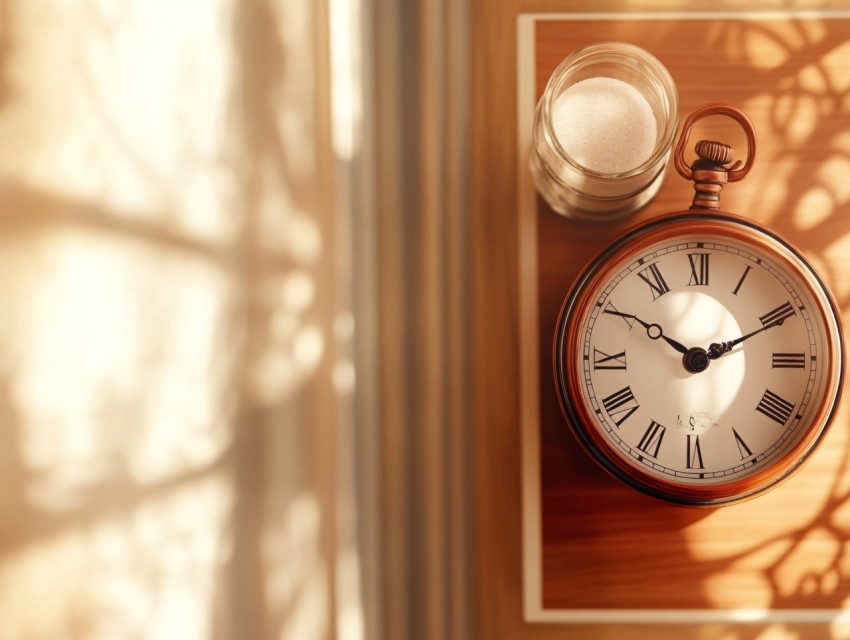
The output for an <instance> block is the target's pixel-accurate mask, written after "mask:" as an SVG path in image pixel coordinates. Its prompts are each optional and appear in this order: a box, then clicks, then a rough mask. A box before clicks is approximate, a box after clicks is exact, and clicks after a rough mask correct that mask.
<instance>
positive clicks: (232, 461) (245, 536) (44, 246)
mask: <svg viewBox="0 0 850 640" xmlns="http://www.w3.org/2000/svg"><path fill="white" fill-rule="evenodd" d="M336 4H337V5H339V6H337V10H340V7H342V8H343V9H344V8H345V7H346V6H350V5H351V4H352V3H339V2H337V3H336ZM331 28H332V27H331V25H330V20H329V19H328V13H327V8H326V7H325V5H324V4H323V3H312V2H303V1H299V0H241V1H238V0H191V1H184V2H174V1H173V0H114V1H110V0H73V1H62V0H43V1H39V2H32V1H31V0H0V299H2V309H3V311H2V314H0V430H2V434H3V438H2V441H3V445H2V447H0V639H2V640H42V639H43V640H48V639H49V640H61V639H63V638H74V639H107V638H110V639H113V638H140V639H141V638H144V639H151V640H154V639H156V640H159V639H162V640H166V639H167V640H173V639H177V638H179V639H180V640H192V639H207V638H252V639H262V638H292V639H294V640H309V639H311V638H324V637H341V638H359V637H361V636H362V634H363V622H362V615H361V613H360V609H359V607H360V604H359V603H360V600H359V598H360V596H359V592H358V589H359V587H358V584H359V574H358V571H359V568H358V556H357V553H356V549H355V544H356V540H355V538H354V537H353V534H351V531H352V530H353V527H354V525H355V524H356V523H354V522H353V517H354V516H353V515H352V511H351V509H350V508H348V503H347V501H348V500H351V499H352V492H353V489H352V488H350V482H349V480H350V478H349V477H348V476H347V475H346V474H350V473H351V469H350V460H349V459H348V456H350V447H349V448H347V447H346V444H345V443H346V440H345V439H344V438H342V439H340V438H339V437H338V433H337V431H338V430H339V429H340V428H343V427H344V425H345V424H347V423H346V416H348V415H349V413H350V402H351V394H352V392H353V388H354V383H355V380H354V366H353V364H352V361H351V340H352V336H353V333H354V319H353V315H352V313H351V310H350V308H349V302H350V301H349V300H348V297H347V296H348V293H347V291H348V290H347V289H346V287H345V283H344V278H345V277H347V276H346V275H345V274H346V264H345V256H346V255H347V254H346V251H347V248H346V247H347V245H346V243H347V242H348V240H347V237H346V235H345V229H344V227H343V228H342V229H340V227H339V225H335V224H334V217H335V215H337V209H336V206H337V204H336V202H335V193H336V192H335V184H334V180H335V177H334V176H335V174H334V170H335V167H336V166H337V163H339V162H340V158H339V153H344V151H345V149H344V147H345V144H346V139H347V138H346V128H345V127H346V120H345V118H346V117H347V114H349V113H350V112H351V109H352V106H351V105H352V102H351V98H350V97H349V99H348V101H347V102H344V103H343V104H342V105H341V107H339V108H337V112H336V117H337V119H339V118H342V124H339V123H337V125H336V128H334V124H333V122H332V115H334V114H333V113H332V105H331V91H330V79H331V77H332V75H333V74H332V64H333V60H332V54H331V47H329V32H330V30H331ZM338 28H339V27H338ZM341 28H342V29H343V30H344V31H345V30H346V29H348V30H349V33H350V30H351V29H354V28H355V27H354V26H352V25H350V24H347V23H346V24H343V25H342V27H341ZM345 45H346V42H345V39H344V38H342V45H338V46H345ZM343 59H345V58H344V57H343ZM340 109H341V110H340ZM340 114H341V115H340ZM348 138H350V136H348ZM340 140H342V142H340ZM347 144H348V145H349V151H348V152H349V153H350V152H351V150H350V144H351V141H350V140H348V143H347ZM334 145H336V147H335V146H334ZM340 145H342V148H341V147H340ZM342 160H344V158H343V159H342ZM340 274H342V276H340ZM340 278H343V281H342V284H340V282H341V279H340Z"/></svg>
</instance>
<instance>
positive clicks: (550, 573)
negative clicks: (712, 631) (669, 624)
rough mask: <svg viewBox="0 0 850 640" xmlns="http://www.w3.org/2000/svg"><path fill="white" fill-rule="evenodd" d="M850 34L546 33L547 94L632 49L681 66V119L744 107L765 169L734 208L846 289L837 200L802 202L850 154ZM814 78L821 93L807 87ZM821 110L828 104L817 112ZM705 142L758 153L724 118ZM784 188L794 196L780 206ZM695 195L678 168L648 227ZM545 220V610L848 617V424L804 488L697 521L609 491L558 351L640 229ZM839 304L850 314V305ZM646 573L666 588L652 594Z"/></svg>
mask: <svg viewBox="0 0 850 640" xmlns="http://www.w3.org/2000/svg"><path fill="white" fill-rule="evenodd" d="M848 33H850V21H848V20H835V19H833V20H828V21H817V23H816V24H809V23H807V22H806V21H791V20H730V19H723V20H623V21H611V20H601V21H542V22H539V23H538V27H537V45H538V48H537V52H538V58H537V67H538V78H537V86H538V88H539V89H542V87H543V86H544V84H545V81H546V79H547V78H548V76H549V74H550V73H551V71H549V70H550V69H551V68H553V67H552V65H553V64H557V62H558V61H559V60H560V59H562V58H563V56H564V55H565V54H567V53H569V52H570V51H572V50H574V49H576V48H579V47H581V46H584V45H585V44H589V43H590V42H593V41H598V40H623V41H627V42H633V43H636V44H638V45H640V46H643V47H644V48H646V49H647V50H649V51H652V52H654V53H655V54H656V56H658V57H659V58H660V59H661V61H662V62H663V63H664V64H665V66H667V67H668V69H669V70H670V72H671V74H672V75H673V77H674V79H675V80H676V84H677V86H678V88H679V92H680V97H681V103H682V113H683V114H688V113H690V112H691V111H693V110H694V109H695V108H696V107H697V106H699V105H700V104H705V103H708V102H718V101H722V102H728V103H730V104H733V105H739V106H741V107H742V108H743V109H744V110H745V111H746V112H747V113H748V114H749V115H750V117H751V118H753V121H754V122H755V124H756V127H757V130H758V133H759V158H758V160H757V161H756V167H755V168H754V169H753V171H752V172H751V174H750V175H749V176H748V177H747V179H746V180H745V181H744V182H742V183H736V184H730V185H727V187H726V189H725V190H724V193H723V194H722V196H721V203H722V205H721V208H723V209H725V210H729V211H736V212H740V213H743V214H744V215H747V216H748V217H751V218H753V219H756V220H761V221H764V222H766V223H769V224H770V225H771V226H772V227H773V228H776V229H779V230H780V231H781V232H782V233H784V234H785V236H786V237H787V238H788V239H789V240H790V241H791V242H793V243H795V244H797V245H799V246H801V247H802V248H803V250H804V251H805V253H806V255H808V256H809V257H810V258H811V259H813V260H814V261H815V262H817V263H818V264H819V265H820V266H821V267H826V269H824V277H826V279H827V281H828V283H829V284H830V285H831V286H833V287H834V288H835V289H836V291H840V290H843V289H844V288H845V287H846V277H845V276H842V275H841V274H840V273H839V271H840V266H841V265H840V262H837V263H835V264H830V261H829V259H828V258H827V257H826V254H828V252H829V247H830V246H833V247H834V243H835V242H836V239H837V238H843V237H845V236H848V235H850V218H848V217H847V215H846V213H847V206H846V204H845V202H844V201H842V199H841V198H838V197H831V198H820V199H819V200H818V202H817V206H815V205H814V204H810V205H808V206H807V205H805V204H801V202H802V203H805V202H806V201H805V198H806V197H807V195H806V194H807V193H809V194H810V193H812V190H815V192H820V190H821V189H825V187H823V186H822V185H821V180H822V178H821V177H819V176H820V172H821V168H822V167H823V166H824V165H825V164H827V163H829V162H830V157H831V156H829V155H827V154H825V153H824V152H825V151H827V150H830V149H835V148H836V147H838V148H839V149H840V155H841V157H842V158H844V153H846V152H847V151H850V146H846V144H847V143H846V142H844V141H843V136H846V135H847V134H848V133H850V128H848V123H847V120H846V118H847V113H848V112H847V107H848V105H847V102H846V101H847V99H848V98H850V93H846V91H845V90H844V89H842V88H841V87H848V86H850V69H848V68H847V67H846V66H843V63H837V62H836V63H831V62H830V57H829V56H830V54H835V52H838V51H841V50H842V48H844V47H845V42H846V40H845V38H846V34H848ZM842 60H843V56H842ZM811 74H816V75H817V76H818V78H819V79H821V80H822V81H823V82H822V84H820V85H819V86H818V85H815V84H814V81H813V80H807V78H808V77H809V76H810V75H811ZM807 82H810V84H808V85H807V84H806V83H807ZM809 100H811V101H814V102H816V103H817V106H812V107H810V108H807V107H806V102H807V101H809ZM795 102H798V103H800V104H795ZM795 109H796V110H798V111H799V112H798V113H797V114H796V115H794V114H793V111H794V110H795ZM795 121H796V122H797V123H798V124H795ZM803 122H805V125H803V124H802V123H803ZM795 126H801V127H803V126H805V127H806V132H805V135H803V134H795V133H794V131H793V128H794V127H795ZM700 137H706V138H708V139H720V140H723V141H729V142H732V143H733V146H735V148H736V149H743V150H745V149H746V144H745V143H744V142H743V141H741V140H740V138H741V137H742V135H741V134H740V133H739V132H738V131H737V130H735V125H734V123H733V122H732V121H730V120H728V119H719V120H718V121H717V122H716V123H715V122H714V121H713V119H712V121H710V122H708V124H706V125H705V127H704V128H703V130H702V132H701V135H700ZM730 137H731V138H735V139H736V140H734V141H732V140H729V138H730ZM697 139H699V138H698V137H695V136H692V140H693V141H696V140H697ZM845 146H846V148H845ZM825 156H826V157H825ZM842 162H844V160H842ZM778 176H783V179H782V180H781V181H780V180H778ZM835 186H837V185H834V187H835ZM777 191H781V192H782V193H783V197H782V198H781V199H780V198H778V197H775V196H773V195H772V194H773V193H775V192H777ZM691 193H692V187H691V185H690V184H689V183H688V182H686V181H685V180H684V179H681V178H680V177H679V176H678V175H677V174H676V173H675V172H674V171H673V170H672V167H671V168H670V171H669V172H668V178H667V183H666V184H665V186H664V187H663V188H662V191H661V192H660V193H659V196H658V198H657V199H656V201H655V202H653V203H652V204H651V205H650V206H649V207H647V208H646V209H645V210H644V211H643V212H642V213H641V216H640V217H641V218H647V217H651V216H654V215H657V214H658V213H662V212H665V211H670V210H677V209H686V208H687V206H688V205H689V204H690V199H691V198H690V196H691ZM833 193H834V192H833ZM539 210H540V213H539V217H538V223H539V226H538V229H539V240H538V242H539V247H540V251H539V262H538V267H539V274H540V275H539V278H540V285H539V292H540V308H541V313H540V327H539V330H540V354H541V357H540V367H541V372H540V376H541V396H540V401H541V433H542V459H541V461H542V487H543V495H542V498H543V538H544V542H543V544H544V551H543V574H544V575H543V581H544V585H543V597H544V606H545V607H547V608H555V609H559V608H626V609H630V608H660V609H682V608H684V609H705V608H708V609H712V608H744V609H747V608H793V609H798V608H802V609H841V608H842V607H843V606H844V605H845V603H846V602H847V601H848V599H849V598H850V571H848V568H850V567H844V568H842V567H840V566H837V565H836V566H825V565H824V562H823V559H824V558H825V557H827V556H829V555H830V554H832V553H834V552H836V551H839V550H840V551H841V552H843V542H842V541H843V539H844V538H846V537H848V535H850V530H847V529H845V528H844V527H839V528H836V527H835V526H834V524H833V523H834V519H835V516H836V513H835V510H836V508H840V506H843V502H844V501H843V499H842V498H843V492H842V491H841V490H839V489H838V486H840V485H842V484H844V477H845V476H846V475H848V470H847V461H846V459H845V457H844V455H843V454H839V455H837V456H836V455H835V454H834V453H831V452H838V451H843V450H844V449H845V445H846V441H847V425H846V419H842V418H839V419H838V421H837V423H836V424H835V426H834V428H833V429H832V430H831V432H830V433H829V435H828V436H827V439H826V441H825V444H824V446H823V449H824V450H822V451H819V452H818V455H816V456H815V457H814V458H813V459H812V460H811V462H810V463H809V465H808V466H807V467H806V468H805V469H804V470H803V471H802V472H801V474H800V475H799V476H798V477H795V478H794V479H792V480H791V481H789V482H788V483H786V484H784V485H783V486H782V487H780V488H779V489H777V490H776V491H774V492H772V493H771V494H769V495H767V496H764V497H761V498H759V499H757V500H753V501H751V502H748V503H745V504H743V505H736V506H734V507H727V508H723V509H717V510H714V511H705V510H689V509H683V508H679V507H673V506H670V505H667V504H664V503H660V502H657V501H654V500H651V499H648V498H644V497H643V496H636V495H635V494H634V493H633V492H632V491H631V490H629V489H627V488H625V487H622V486H621V485H620V484H619V483H617V482H615V481H613V480H611V479H609V478H608V477H607V476H606V475H604V474H603V473H602V472H601V471H600V470H598V469H596V468H595V467H594V465H593V464H590V463H588V461H587V460H586V459H585V456H584V455H583V454H582V452H581V451H580V450H579V449H578V448H577V446H576V445H575V443H574V442H572V441H571V438H570V436H569V435H568V434H565V430H564V424H563V419H562V418H561V416H560V411H559V409H558V407H557V403H556V402H555V401H554V394H553V393H552V391H551V355H550V354H551V340H552V335H553V330H554V320H555V318H556V317H557V312H558V310H559V308H560V304H561V302H562V300H563V297H564V294H565V292H566V291H567V289H568V288H569V286H570V284H571V282H572V279H573V278H574V277H575V275H576V274H577V272H578V270H579V269H580V268H581V266H582V265H583V264H584V262H585V261H586V260H587V259H588V258H589V257H590V256H591V255H594V254H596V253H597V252H598V251H599V250H601V249H602V247H603V246H605V244H606V243H607V242H608V241H609V240H610V237H611V233H612V232H613V231H615V230H616V228H617V227H619V226H625V225H628V224H631V223H633V222H634V220H631V221H627V222H624V223H622V225H605V226H604V229H601V230H600V229H599V228H598V227H597V226H593V225H588V224H586V223H575V222H570V221H567V220H565V219H563V218H562V217H560V216H558V215H556V214H553V213H552V212H551V211H549V210H548V208H547V207H546V206H545V205H543V204H542V203H540V205H539ZM577 232H578V233H577ZM838 297H839V306H840V307H841V308H842V309H846V308H847V307H848V302H850V300H848V297H847V296H846V295H839V296H838ZM836 501H838V504H835V502H836ZM848 506H850V505H848ZM780 514H781V515H780ZM805 544H810V545H811V547H810V551H809V553H808V554H800V557H794V556H793V550H794V549H795V548H797V547H799V546H801V545H805ZM803 556H805V557H803ZM828 564H829V563H827V565H828ZM781 573H787V574H789V577H788V578H784V577H782V576H781V575H780V574H781ZM791 574H793V575H795V576H807V578H806V579H805V580H799V578H797V579H795V578H790V575H791ZM648 576H650V577H651V585H652V587H653V588H652V589H646V588H645V586H646V581H647V577H648ZM807 581H808V582H809V584H808V586H807V584H806V582H807ZM826 582H829V583H830V584H829V585H827V584H825V583H826ZM714 584H717V585H722V587H720V586H717V587H715V586H712V585H714Z"/></svg>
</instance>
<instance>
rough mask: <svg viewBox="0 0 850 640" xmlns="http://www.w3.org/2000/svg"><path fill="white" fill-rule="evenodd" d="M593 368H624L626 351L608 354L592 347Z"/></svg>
mask: <svg viewBox="0 0 850 640" xmlns="http://www.w3.org/2000/svg"><path fill="white" fill-rule="evenodd" d="M593 369H594V371H595V370H597V369H621V370H623V371H625V370H626V352H625V351H621V352H620V353H613V354H608V353H605V352H604V351H602V350H601V349H597V348H596V347H593Z"/></svg>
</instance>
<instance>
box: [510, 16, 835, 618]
mask: <svg viewBox="0 0 850 640" xmlns="http://www.w3.org/2000/svg"><path fill="white" fill-rule="evenodd" d="M724 18H725V19H731V18H734V19H738V20H754V19H758V20H772V19H776V20H780V19H788V18H793V19H797V20H804V19H815V18H817V19H837V18H850V11H770V12H767V11H766V12H717V13H704V12H697V13H669V12H659V13H647V12H643V13H534V14H531V13H529V14H521V15H519V16H518V17H517V119H518V125H517V131H518V135H517V142H518V150H519V153H518V159H519V163H518V164H519V167H518V177H517V179H518V185H519V198H518V200H519V202H518V204H519V270H520V273H519V276H520V280H519V284H520V291H519V301H520V439H521V443H520V446H521V464H522V470H521V476H522V477H521V482H522V491H521V495H522V540H523V541H522V545H523V553H522V557H523V562H522V574H523V576H522V577H523V590H522V591H523V614H524V616H525V620H526V621H528V622H548V623H573V624H652V623H661V624H665V623H669V624H673V623H678V624H688V623H692V624H699V623H709V622H715V623H717V622H729V623H760V622H763V623H801V624H806V623H809V624H827V623H829V624H850V610H846V611H845V610H841V609H780V610H773V609H653V610H641V609H544V608H543V586H542V566H541V563H542V542H541V535H542V531H541V518H542V515H541V511H540V425H539V420H540V401H539V392H540V380H539V377H540V376H539V370H538V362H537V357H538V353H537V348H538V344H539V341H538V338H539V336H538V331H537V328H538V299H537V210H536V195H535V190H534V185H533V183H532V180H531V175H530V173H529V170H528V150H529V147H530V144H531V124H532V120H533V118H534V106H535V105H534V96H535V90H534V89H535V87H534V78H535V67H534V62H535V41H534V26H535V23H536V22H537V21H540V20H647V19H676V20H708V19H713V20H717V19H724Z"/></svg>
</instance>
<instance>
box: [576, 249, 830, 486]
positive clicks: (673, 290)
mask: <svg viewBox="0 0 850 640" xmlns="http://www.w3.org/2000/svg"><path fill="white" fill-rule="evenodd" d="M812 306H813V302H812V300H810V299H809V297H808V296H807V294H806V290H805V288H804V287H802V286H800V283H799V282H798V279H797V278H796V277H795V276H794V274H791V273H788V272H786V271H784V270H781V269H780V268H779V267H778V266H777V265H776V264H774V263H773V262H772V261H771V260H770V259H769V257H768V256H766V255H764V254H759V253H756V252H754V251H753V249H752V248H751V247H747V246H744V245H741V244H740V243H734V242H731V241H729V240H727V239H724V238H706V237H704V236H700V237H699V238H696V237H682V238H677V239H676V241H675V242H672V243H661V244H660V245H658V246H654V247H651V248H648V249H647V250H645V251H642V252H641V253H640V255H639V256H637V257H635V258H633V259H628V260H626V261H624V263H623V264H621V265H619V267H618V268H617V269H616V270H615V273H614V274H613V275H612V276H611V278H610V279H609V281H608V282H607V284H606V286H604V287H602V288H601V290H600V291H599V294H598V296H597V298H596V300H595V303H594V305H593V306H591V307H590V313H589V314H588V315H587V317H586V318H585V320H584V325H583V326H584V331H583V333H584V348H583V349H582V351H581V352H580V353H579V361H578V362H577V363H576V365H577V366H578V367H580V368H581V370H582V372H583V376H584V384H583V392H584V394H585V397H586V401H587V402H588V403H589V404H590V405H592V406H593V408H594V416H595V419H596V420H597V421H598V423H599V426H600V427H601V429H602V430H603V431H604V433H605V434H606V436H607V437H608V438H609V439H610V440H611V442H612V443H613V444H614V445H615V446H616V447H617V448H619V449H620V450H621V451H622V452H623V453H624V454H626V455H627V456H629V457H631V458H632V459H633V460H634V461H635V462H637V463H639V464H641V465H643V466H645V467H647V468H649V469H651V470H652V471H653V472H654V473H659V474H664V475H667V476H670V477H672V478H675V479H677V480H680V481H682V482H712V481H720V480H728V479H730V478H734V477H740V476H746V475H749V474H750V473H752V471H753V470H754V468H755V467H757V466H758V465H759V464H762V463H764V462H765V461H768V460H770V459H771V458H772V457H774V456H776V455H779V454H781V453H782V452H783V451H784V450H785V449H787V447H788V446H789V445H790V444H791V443H792V442H793V441H794V440H795V434H796V433H797V432H801V430H800V429H798V427H799V426H800V423H801V422H804V423H805V421H806V420H807V419H809V416H810V414H811V413H812V411H811V407H810V405H809V401H810V398H811V396H812V391H813V390H814V389H815V388H816V387H817V386H818V385H819V384H821V380H822V377H823V374H822V370H821V369H820V368H819V367H818V360H817V356H818V352H819V345H821V344H823V342H824V339H825V336H824V335H823V328H822V326H821V325H820V324H818V323H813V322H812V318H811V316H810V313H809V308H812ZM646 325H648V326H646ZM754 331H756V332H758V333H756V334H755V335H752V336H750V337H749V338H747V339H746V340H744V341H742V342H740V343H739V344H736V345H735V346H733V347H732V348H731V349H730V350H729V351H727V352H725V353H722V354H720V355H719V356H718V357H716V358H714V359H709V360H708V366H707V368H706V369H705V370H702V371H696V372H694V371H689V370H688V369H687V368H686V366H685V365H684V364H683V356H684V355H685V354H684V353H682V351H683V349H691V348H702V349H704V350H706V352H707V351H708V350H709V347H710V345H712V344H722V343H723V342H730V341H732V340H735V339H738V338H740V337H742V336H744V335H746V334H748V333H750V332H754ZM665 338H668V339H670V340H672V341H674V342H676V343H678V345H677V346H673V345H671V344H670V343H669V342H668V341H667V340H665Z"/></svg>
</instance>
